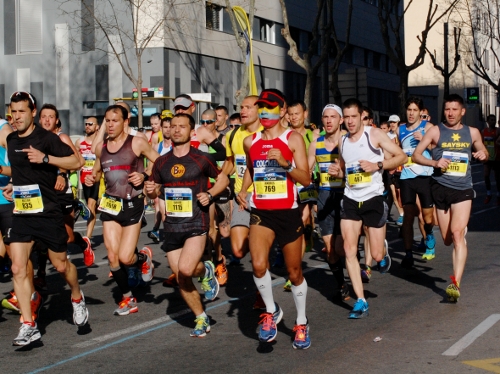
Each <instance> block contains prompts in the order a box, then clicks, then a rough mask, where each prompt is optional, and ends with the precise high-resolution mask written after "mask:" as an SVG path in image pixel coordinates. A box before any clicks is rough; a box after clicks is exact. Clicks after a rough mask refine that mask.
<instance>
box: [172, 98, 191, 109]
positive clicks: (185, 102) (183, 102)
mask: <svg viewBox="0 0 500 374" xmlns="http://www.w3.org/2000/svg"><path fill="white" fill-rule="evenodd" d="M192 104H193V101H192V100H190V99H188V98H187V97H184V96H180V97H178V98H176V99H175V101H174V108H175V107H177V106H182V107H184V108H189V107H190V106H191V105H192Z"/></svg>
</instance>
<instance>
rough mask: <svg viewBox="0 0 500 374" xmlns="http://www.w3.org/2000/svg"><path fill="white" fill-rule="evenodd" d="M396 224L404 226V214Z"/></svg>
mask: <svg viewBox="0 0 500 374" xmlns="http://www.w3.org/2000/svg"><path fill="white" fill-rule="evenodd" d="M396 225H398V226H403V216H399V218H398V220H397V221H396Z"/></svg>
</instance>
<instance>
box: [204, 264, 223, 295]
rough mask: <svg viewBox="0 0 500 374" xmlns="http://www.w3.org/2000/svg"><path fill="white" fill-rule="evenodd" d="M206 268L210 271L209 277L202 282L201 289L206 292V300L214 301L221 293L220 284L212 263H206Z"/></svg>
mask: <svg viewBox="0 0 500 374" xmlns="http://www.w3.org/2000/svg"><path fill="white" fill-rule="evenodd" d="M204 264H205V268H206V269H207V270H208V276H206V277H204V278H203V279H202V281H201V289H202V290H203V292H205V299H207V300H214V299H215V298H216V297H217V294H218V293H219V282H218V281H217V277H216V276H215V267H214V264H213V263H212V261H205V263H204Z"/></svg>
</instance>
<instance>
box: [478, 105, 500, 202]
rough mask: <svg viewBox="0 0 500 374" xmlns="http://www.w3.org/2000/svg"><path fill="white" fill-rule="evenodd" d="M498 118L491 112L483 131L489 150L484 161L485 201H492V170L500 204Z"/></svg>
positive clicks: (484, 140)
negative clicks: (486, 159)
mask: <svg viewBox="0 0 500 374" xmlns="http://www.w3.org/2000/svg"><path fill="white" fill-rule="evenodd" d="M496 124H497V118H496V116H495V115H494V114H490V115H489V116H488V117H487V118H486V127H485V128H484V129H483V131H481V135H482V137H483V142H484V145H485V146H486V149H487V150H488V154H489V157H488V161H486V162H485V163H484V184H485V186H486V198H485V199H484V203H485V204H488V203H489V202H490V201H491V180H490V174H491V171H493V173H494V174H495V182H496V185H497V205H500V162H499V161H498V160H497V159H498V158H500V155H499V154H498V152H497V148H499V147H498V145H497V140H498V139H499V138H500V129H499V128H497V127H496Z"/></svg>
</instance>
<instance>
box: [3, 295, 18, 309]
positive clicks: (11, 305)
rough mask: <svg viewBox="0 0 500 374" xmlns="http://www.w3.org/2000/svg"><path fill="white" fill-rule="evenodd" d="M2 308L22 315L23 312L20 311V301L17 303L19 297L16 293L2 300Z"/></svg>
mask: <svg viewBox="0 0 500 374" xmlns="http://www.w3.org/2000/svg"><path fill="white" fill-rule="evenodd" d="M2 306H3V307H4V308H5V309H9V310H13V311H14V312H19V313H21V310H20V309H19V301H17V296H16V294H15V293H14V291H11V292H10V297H6V298H5V299H3V300H2Z"/></svg>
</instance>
